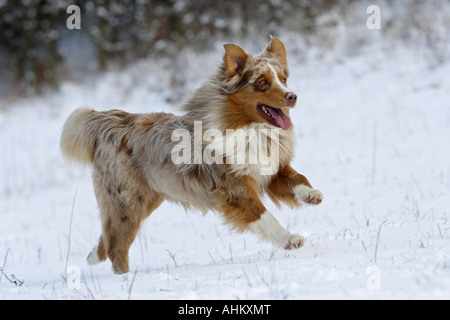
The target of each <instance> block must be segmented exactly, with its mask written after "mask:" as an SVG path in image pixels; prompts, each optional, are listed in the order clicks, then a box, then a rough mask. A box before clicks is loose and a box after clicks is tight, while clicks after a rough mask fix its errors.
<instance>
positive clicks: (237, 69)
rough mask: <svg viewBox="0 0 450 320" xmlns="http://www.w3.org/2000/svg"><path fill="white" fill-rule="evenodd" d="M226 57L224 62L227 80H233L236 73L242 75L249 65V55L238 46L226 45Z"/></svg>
mask: <svg viewBox="0 0 450 320" xmlns="http://www.w3.org/2000/svg"><path fill="white" fill-rule="evenodd" d="M223 46H224V48H225V55H224V57H223V61H224V63H225V71H226V72H227V80H230V79H231V78H233V76H234V75H235V74H236V73H242V71H244V68H245V64H246V63H247V58H248V54H247V53H246V52H245V50H244V49H243V48H242V47H241V46H238V45H237V44H225V45H223Z"/></svg>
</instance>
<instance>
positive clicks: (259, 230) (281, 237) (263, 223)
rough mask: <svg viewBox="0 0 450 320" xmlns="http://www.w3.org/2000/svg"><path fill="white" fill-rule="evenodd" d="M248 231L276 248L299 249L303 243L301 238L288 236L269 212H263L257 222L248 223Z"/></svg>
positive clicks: (294, 235) (293, 235)
mask: <svg viewBox="0 0 450 320" xmlns="http://www.w3.org/2000/svg"><path fill="white" fill-rule="evenodd" d="M249 230H250V231H252V232H253V233H255V234H256V235H258V236H259V237H260V238H261V239H262V240H266V241H270V242H272V244H273V245H274V246H275V247H277V248H278V247H282V248H284V249H292V248H299V247H301V246H302V245H303V242H304V238H303V237H302V236H300V235H296V234H290V233H289V232H288V231H286V230H285V229H283V227H282V226H281V225H280V223H279V222H278V221H277V219H275V217H274V216H273V215H272V214H271V213H270V212H269V211H266V212H264V213H263V214H262V215H261V218H260V219H259V220H258V221H255V222H252V223H250V224H249Z"/></svg>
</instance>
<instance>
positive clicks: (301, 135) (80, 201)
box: [0, 31, 450, 299]
mask: <svg viewBox="0 0 450 320" xmlns="http://www.w3.org/2000/svg"><path fill="white" fill-rule="evenodd" d="M375 32H376V31H375ZM286 37H287V38H289V39H291V40H292V41H290V42H289V43H290V45H288V46H287V47H288V50H289V48H290V47H291V48H292V52H293V53H292V54H290V52H291V51H288V59H289V63H290V69H291V77H290V78H289V80H288V84H289V86H290V88H291V89H292V90H293V91H294V92H296V93H297V94H298V96H299V103H298V104H297V107H296V108H295V109H294V110H293V112H292V117H291V118H292V121H293V123H294V125H295V127H294V128H295V132H296V135H297V146H296V150H295V152H296V156H295V159H294V162H293V167H294V168H296V169H297V170H298V171H299V172H301V173H302V174H304V175H305V176H307V177H308V178H309V180H310V181H311V183H312V184H313V186H315V187H316V188H317V189H319V190H321V191H322V192H323V194H324V202H323V203H322V204H321V205H320V206H317V207H304V208H301V209H299V210H291V209H289V208H286V207H283V208H282V209H277V208H276V207H275V206H274V205H273V204H271V203H270V202H269V201H268V200H267V199H266V200H265V203H266V204H267V207H268V208H269V209H270V210H271V212H273V213H274V215H275V216H276V217H277V219H278V220H279V221H280V223H281V224H282V225H283V226H284V227H286V228H287V229H288V230H289V231H290V232H293V233H299V234H302V235H304V236H305V237H306V244H305V246H304V247H303V248H301V249H299V250H294V251H284V250H274V249H273V248H272V247H271V245H270V244H268V243H262V242H259V241H258V240H257V238H256V237H255V236H254V235H252V234H249V233H245V234H237V233H235V232H233V231H232V230H230V229H229V228H228V227H227V226H224V225H222V224H221V219H220V217H219V216H217V215H215V214H213V213H208V214H207V215H206V216H202V215H201V214H200V213H197V212H189V213H185V212H184V210H183V209H182V208H181V207H179V206H176V205H173V204H170V203H164V204H163V205H162V206H161V207H160V208H159V209H158V210H156V211H155V212H154V213H153V214H152V216H151V217H150V218H148V219H147V220H146V221H145V223H144V225H143V227H142V228H141V230H140V233H139V235H138V237H137V238H136V240H135V242H134V244H133V245H132V247H131V250H130V270H131V271H130V273H129V274H127V275H115V274H114V273H113V272H112V270H111V263H110V262H109V261H107V262H105V263H102V264H100V265H97V266H89V265H87V263H86V257H87V254H88V253H89V251H90V250H91V248H92V247H93V245H95V244H96V243H97V239H98V237H99V235H100V219H99V217H98V210H97V204H96V200H95V197H94V193H93V188H92V183H91V178H90V169H89V168H80V167H77V166H75V165H73V164H71V163H69V162H67V161H66V160H65V159H63V158H62V155H61V153H60V150H59V136H60V133H61V129H62V126H63V123H64V121H65V119H66V117H67V116H68V115H69V114H70V112H71V111H73V110H74V109H75V108H77V107H79V106H83V105H89V106H92V107H95V108H96V109H98V110H106V109H110V108H120V109H124V110H127V111H130V112H152V111H170V112H175V113H178V112H179V111H178V109H177V107H179V106H180V105H181V103H180V102H179V101H173V97H172V93H173V92H172V89H171V87H170V77H169V76H168V71H167V69H168V68H170V67H171V62H170V61H164V60H163V61H162V62H161V61H147V60H143V61H137V62H136V63H135V64H133V65H131V66H130V67H129V68H127V69H126V70H124V71H111V72H109V73H105V74H101V75H98V76H97V77H96V78H95V79H89V80H88V81H87V82H86V83H84V84H76V83H70V82H65V83H64V84H63V86H62V88H61V89H60V91H59V92H48V93H46V94H44V95H42V96H39V97H33V98H23V99H20V100H17V101H15V102H12V103H9V104H8V106H7V107H3V108H2V109H0V150H3V152H2V158H1V167H0V268H2V270H3V274H2V275H0V299H449V298H450V221H449V218H450V212H449V203H450V202H449V199H450V162H449V156H450V148H449V142H448V139H449V137H450V105H449V101H450V78H449V77H448V74H450V63H449V62H445V61H444V62H443V63H441V64H439V65H438V66H435V65H433V66H430V64H429V63H427V62H428V61H427V60H426V58H424V57H423V56H419V55H418V54H417V55H416V54H415V53H414V52H411V51H408V50H407V48H396V50H393V52H389V53H388V52H385V51H381V50H380V51H376V52H372V53H370V54H367V53H365V54H359V55H355V56H349V57H346V59H342V60H329V59H328V60H327V59H326V58H324V59H322V60H319V59H318V60H314V59H313V58H308V59H307V58H305V57H301V56H300V54H299V53H300V52H303V50H305V49H304V47H303V46H304V41H303V40H302V39H297V42H298V43H299V45H298V46H299V47H296V42H295V39H296V37H295V35H287V36H286ZM281 38H283V37H281ZM379 41H382V40H379ZM312 51H313V49H312ZM338 54H339V52H337V53H333V55H338ZM221 56H222V52H221V46H220V45H219V44H217V45H216V46H215V49H213V50H212V51H211V52H206V53H205V54H204V55H198V54H197V53H195V54H194V53H190V52H189V50H186V52H185V55H184V57H183V60H182V61H183V62H182V63H183V64H184V63H186V64H187V65H186V67H185V72H186V74H188V75H189V76H188V77H187V80H186V84H185V88H186V89H185V91H186V92H190V91H192V90H193V89H194V88H195V87H196V86H198V85H199V84H200V83H201V82H202V81H206V76H205V70H214V68H215V66H216V65H217V63H218V62H219V59H220V57H221ZM312 56H314V54H311V57H312ZM184 94H186V93H184ZM184 99H187V96H186V95H185V96H184ZM168 101H170V102H168ZM2 105H6V102H4V103H2ZM72 212H73V214H72ZM71 218H72V219H73V221H72V223H71ZM66 268H67V269H66ZM12 274H14V276H15V278H16V279H19V280H23V284H22V285H21V286H18V285H17V284H14V283H11V282H10V281H9V280H8V278H11V275H12ZM7 277H8V278H7ZM65 279H66V280H67V281H66V280H65Z"/></svg>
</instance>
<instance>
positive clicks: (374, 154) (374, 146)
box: [370, 123, 377, 185]
mask: <svg viewBox="0 0 450 320" xmlns="http://www.w3.org/2000/svg"><path fill="white" fill-rule="evenodd" d="M372 143H373V144H372V176H371V178H370V184H371V185H374V184H375V174H376V160H377V124H376V123H374V124H373V137H372Z"/></svg>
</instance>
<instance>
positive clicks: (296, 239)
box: [284, 234, 305, 250]
mask: <svg viewBox="0 0 450 320" xmlns="http://www.w3.org/2000/svg"><path fill="white" fill-rule="evenodd" d="M304 243H305V238H303V237H302V236H300V235H298V234H292V235H290V237H289V238H288V239H287V241H286V246H285V247H284V249H286V250H292V249H298V248H300V247H303V244H304Z"/></svg>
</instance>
